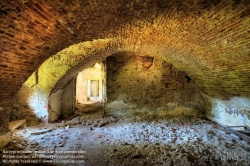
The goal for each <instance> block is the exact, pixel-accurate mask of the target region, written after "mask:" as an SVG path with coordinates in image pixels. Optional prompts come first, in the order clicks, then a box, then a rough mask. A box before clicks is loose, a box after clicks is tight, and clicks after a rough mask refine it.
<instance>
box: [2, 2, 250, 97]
mask: <svg viewBox="0 0 250 166" xmlns="http://www.w3.org/2000/svg"><path fill="white" fill-rule="evenodd" d="M0 7H1V9H0V101H8V100H12V98H13V95H14V94H15V93H16V92H17V91H18V89H20V87H21V85H22V84H23V83H24V81H25V80H26V79H27V78H28V77H29V76H30V75H31V74H32V73H33V72H34V71H35V70H36V69H37V68H38V67H39V66H40V65H41V63H42V62H43V61H44V60H46V59H47V58H48V57H50V56H52V55H53V54H55V53H57V52H58V51H60V50H62V49H63V48H66V47H68V46H70V45H72V44H76V43H79V42H83V41H91V40H93V39H103V38H116V40H115V42H114V43H113V44H112V45H110V47H109V48H107V50H104V51H102V52H99V53H96V54H95V55H101V56H102V57H107V56H109V55H110V54H108V53H109V52H118V51H128V52H139V53H142V54H146V55H151V56H156V57H158V58H163V60H165V61H167V62H169V63H171V64H173V65H174V66H175V67H177V68H179V69H180V70H183V71H185V72H186V73H187V74H188V75H189V76H190V77H191V78H192V79H193V80H194V81H195V83H196V84H197V85H198V86H199V87H200V89H201V90H202V91H203V92H204V93H206V94H208V95H211V96H215V97H230V96H235V95H237V96H240V95H241V96H248V97H249V96H250V74H249V73H250V65H249V64H250V56H249V55H250V40H249V39H250V37H249V36H250V35H249V33H250V31H249V27H250V17H249V15H250V10H249V7H250V1H249V0H242V1H237V0H213V1H205V0H183V1H162V0H149V1H142V0H135V1H131V0H117V1H113V0H107V1H102V0H95V1H94V0H89V1H75V0H71V1H68V0H63V1H46V0H24V1H21V0H15V1H9V0H2V1H0ZM93 49H95V48H93ZM109 49H110V50H111V51H110V50H109ZM89 58H91V57H89ZM93 58H95V57H94V56H93ZM99 58H100V56H99ZM87 62H91V59H90V60H89V61H86V62H85V64H86V63H87Z"/></svg>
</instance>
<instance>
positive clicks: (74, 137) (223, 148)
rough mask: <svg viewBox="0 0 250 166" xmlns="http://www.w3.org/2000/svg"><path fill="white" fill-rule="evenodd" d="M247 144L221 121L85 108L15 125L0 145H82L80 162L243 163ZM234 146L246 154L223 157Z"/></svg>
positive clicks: (42, 147) (29, 147) (59, 147)
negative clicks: (58, 119)
mask: <svg viewBox="0 0 250 166" xmlns="http://www.w3.org/2000/svg"><path fill="white" fill-rule="evenodd" d="M34 133H36V134H34ZM249 147H250V145H249V144H248V143H247V142H244V141H242V140H237V139H235V138H234V137H232V136H231V135H230V134H227V133H226V131H225V129H224V128H223V127H221V126H219V125H217V124H215V123H213V122H210V121H208V120H206V119H202V118H194V117H183V116H180V117H167V116H166V117H153V116H151V117H149V116H145V117H113V116H108V115H107V116H102V115H101V114H90V115H85V116H81V117H76V118H74V119H72V120H68V121H65V123H54V124H47V125H45V126H42V127H27V128H26V129H22V130H17V131H16V132H14V134H13V135H12V141H11V143H10V144H9V145H8V146H7V147H6V148H5V150H25V151H28V150H33V151H39V150H40V151H47V150H58V151H70V150H83V151H86V154H85V156H86V157H85V159H84V160H85V165H97V166H102V165H119V166H120V165H124V166H128V165H131V166H135V165H138V166H139V165H150V166H151V165H154V166H157V165H199V166H201V165H225V166H230V165H232V166H233V165H242V166H248V165H249V164H250V148H249ZM236 151H237V152H238V153H239V154H246V157H247V160H239V161H236V160H233V159H230V158H229V159H228V160H225V157H228V156H225V154H226V153H230V152H236ZM223 154H224V156H223ZM55 165H62V164H61V163H60V164H55ZM64 165H74V164H64ZM80 165H81V164H80Z"/></svg>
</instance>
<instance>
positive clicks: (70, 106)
mask: <svg viewBox="0 0 250 166" xmlns="http://www.w3.org/2000/svg"><path fill="white" fill-rule="evenodd" d="M75 85H76V83H75V79H72V80H71V81H70V82H69V83H68V85H67V86H66V87H65V88H64V90H63V93H62V99H61V103H62V105H61V112H62V117H63V118H67V117H68V116H69V115H72V114H74V110H75V106H76V98H75V91H76V90H75Z"/></svg>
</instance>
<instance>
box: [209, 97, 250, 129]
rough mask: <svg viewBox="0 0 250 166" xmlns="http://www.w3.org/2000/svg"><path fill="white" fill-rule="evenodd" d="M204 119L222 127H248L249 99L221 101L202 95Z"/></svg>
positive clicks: (249, 122)
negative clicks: (205, 104)
mask: <svg viewBox="0 0 250 166" xmlns="http://www.w3.org/2000/svg"><path fill="white" fill-rule="evenodd" d="M204 97H205V100H206V102H207V109H206V117H208V118H209V119H210V120H212V121H214V122H216V123H219V124H220V125H222V126H250V99H249V98H245V97H233V98H231V99H228V100H221V99H216V98H213V97H210V96H208V95H204Z"/></svg>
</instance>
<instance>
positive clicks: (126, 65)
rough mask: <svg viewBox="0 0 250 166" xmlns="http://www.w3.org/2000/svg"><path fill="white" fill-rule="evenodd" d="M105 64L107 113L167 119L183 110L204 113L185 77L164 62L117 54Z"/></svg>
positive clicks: (197, 90) (202, 101)
mask: <svg viewBox="0 0 250 166" xmlns="http://www.w3.org/2000/svg"><path fill="white" fill-rule="evenodd" d="M106 63H107V99H108V100H107V107H108V110H107V111H108V113H110V112H112V113H113V112H114V113H116V112H119V111H120V112H121V113H122V114H127V115H131V114H137V115H138V114H142V115H146V114H149V115H152V114H153V115H161V114H165V115H167V114H168V111H172V110H174V109H176V108H177V107H185V108H190V109H194V110H197V111H195V112H196V114H197V112H200V114H202V112H203V111H204V109H205V101H204V99H203V97H202V95H201V94H200V92H199V89H197V87H196V86H195V84H194V83H193V82H192V80H191V79H190V78H189V77H188V75H186V73H184V72H182V71H179V70H177V69H176V68H174V67H173V65H171V64H169V63H167V62H165V61H162V60H160V59H157V58H151V57H148V56H145V55H138V54H131V53H130V54H128V53H119V54H116V55H113V56H110V57H108V58H107V62H106ZM114 105H115V107H114ZM175 112H178V111H176V110H175ZM184 112H185V111H184ZM187 112H188V111H186V112H185V113H187Z"/></svg>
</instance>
